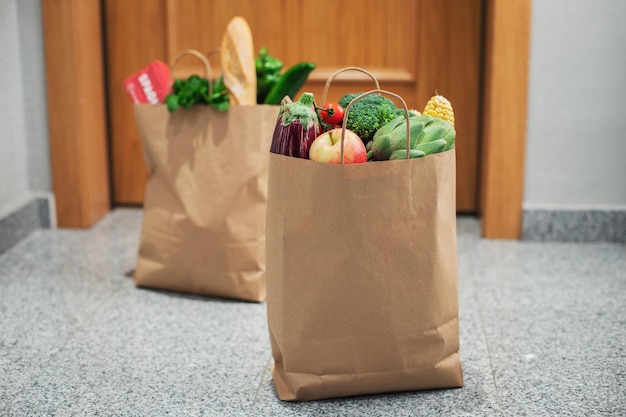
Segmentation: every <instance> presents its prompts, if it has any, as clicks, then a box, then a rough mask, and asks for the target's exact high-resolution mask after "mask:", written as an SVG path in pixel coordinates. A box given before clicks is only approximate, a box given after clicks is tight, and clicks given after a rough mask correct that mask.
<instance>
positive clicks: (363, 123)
mask: <svg viewBox="0 0 626 417" xmlns="http://www.w3.org/2000/svg"><path fill="white" fill-rule="evenodd" d="M361 94H362V93H356V94H352V93H350V94H346V95H344V96H343V97H341V98H340V99H339V102H338V103H339V104H340V105H341V106H342V107H343V108H344V109H346V108H347V107H348V104H350V102H351V101H352V100H354V99H355V98H356V97H358V96H360V95H361ZM397 115H398V107H397V106H396V105H395V104H394V102H393V101H391V100H390V99H388V98H387V97H383V96H381V95H378V94H370V95H368V96H365V97H363V98H362V99H360V100H359V101H357V102H355V103H354V104H353V105H352V107H350V111H349V112H348V120H347V121H346V128H347V129H349V130H352V131H353V132H354V133H356V134H357V135H359V137H360V138H361V140H362V141H363V143H365V144H366V145H367V143H368V142H369V141H371V140H372V138H373V137H374V133H376V131H377V130H378V129H380V128H381V127H382V126H384V125H385V124H387V123H389V122H390V121H391V120H392V119H393V118H395V117H396V116H397Z"/></svg>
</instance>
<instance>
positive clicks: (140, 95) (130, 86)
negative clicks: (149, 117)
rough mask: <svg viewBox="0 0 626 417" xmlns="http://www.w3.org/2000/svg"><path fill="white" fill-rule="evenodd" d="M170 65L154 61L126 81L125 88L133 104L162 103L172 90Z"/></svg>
mask: <svg viewBox="0 0 626 417" xmlns="http://www.w3.org/2000/svg"><path fill="white" fill-rule="evenodd" d="M172 82H173V80H172V79H171V75H170V67H169V66H168V65H167V64H165V63H164V62H162V61H159V60H157V61H154V62H152V63H151V64H150V65H148V66H147V67H145V68H144V69H142V70H141V71H139V72H137V73H136V74H133V75H131V76H130V77H128V78H127V79H126V80H125V81H124V88H125V89H126V92H127V93H128V95H129V96H130V99H131V100H132V101H133V104H144V103H148V104H160V103H163V100H165V97H167V95H168V94H169V93H170V91H171V90H172Z"/></svg>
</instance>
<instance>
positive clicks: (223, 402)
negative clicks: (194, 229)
mask: <svg viewBox="0 0 626 417" xmlns="http://www.w3.org/2000/svg"><path fill="white" fill-rule="evenodd" d="M265 321H266V316H265V306H264V305H262V304H251V303H250V304H248V303H246V304H244V303H238V302H235V301H227V300H219V299H211V298H207V297H194V296H186V295H181V294H170V293H166V292H157V291H150V290H143V289H137V288H134V287H133V285H132V283H131V282H130V280H129V282H127V283H125V284H124V285H122V286H121V288H120V289H119V291H117V292H116V293H115V295H114V297H112V298H111V299H110V300H109V302H108V303H106V305H104V306H103V307H102V308H101V310H100V311H99V314H98V315H96V316H94V317H93V319H92V320H91V321H90V322H89V323H85V325H84V327H83V328H82V329H81V330H80V332H79V333H80V334H79V335H76V336H75V337H74V338H72V339H71V340H70V341H69V342H68V343H67V344H66V345H64V346H63V347H62V349H61V350H60V352H58V353H57V354H55V355H54V357H53V358H52V359H51V360H50V361H49V363H48V364H47V365H46V366H42V367H41V369H40V371H39V372H38V373H37V374H35V375H32V377H31V379H32V381H31V383H29V384H27V385H26V386H25V387H23V388H22V390H21V391H20V392H19V393H18V394H17V395H16V396H15V397H14V398H12V399H11V400H10V401H9V402H8V407H7V408H8V410H9V414H10V415H29V413H28V411H29V410H40V411H41V412H42V414H44V415H46V414H49V415H77V416H78V415H138V416H144V415H173V416H180V415H208V416H211V415H233V416H237V415H246V413H247V412H248V409H249V407H250V406H251V404H252V399H253V398H254V394H255V392H256V387H257V385H258V384H259V381H260V378H261V375H262V372H263V369H264V366H265V365H266V363H267V359H268V357H269V350H268V349H269V347H268V344H267V341H266V338H267V334H266V331H265Z"/></svg>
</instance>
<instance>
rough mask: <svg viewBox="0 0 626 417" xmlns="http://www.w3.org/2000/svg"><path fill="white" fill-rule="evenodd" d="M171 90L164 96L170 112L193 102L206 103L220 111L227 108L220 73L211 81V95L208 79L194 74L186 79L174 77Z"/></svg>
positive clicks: (225, 90)
mask: <svg viewBox="0 0 626 417" xmlns="http://www.w3.org/2000/svg"><path fill="white" fill-rule="evenodd" d="M172 90H173V91H172V92H171V93H170V94H168V96H167V97H165V104H166V105H167V109H168V110H169V111H171V112H173V111H175V110H177V109H178V108H180V107H183V108H185V109H188V108H189V107H191V106H193V105H194V104H208V105H211V106H213V107H215V108H216V109H218V110H220V111H225V110H228V106H229V99H228V90H227V89H226V86H225V85H224V80H223V77H222V76H221V75H220V76H219V77H217V78H216V79H215V81H213V84H212V92H211V95H209V80H208V79H206V78H203V77H200V76H199V75H196V74H194V75H191V76H190V77H189V78H187V79H181V78H179V79H176V80H175V81H174V85H173V87H172Z"/></svg>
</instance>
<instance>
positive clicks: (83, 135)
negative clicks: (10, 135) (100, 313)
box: [42, 0, 532, 239]
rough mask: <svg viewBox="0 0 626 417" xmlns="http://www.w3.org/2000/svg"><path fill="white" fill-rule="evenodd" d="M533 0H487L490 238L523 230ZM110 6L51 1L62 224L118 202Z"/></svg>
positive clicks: (53, 130) (49, 65)
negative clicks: (112, 157) (110, 123)
mask: <svg viewBox="0 0 626 417" xmlns="http://www.w3.org/2000/svg"><path fill="white" fill-rule="evenodd" d="M420 1H434V0H420ZM531 1H532V0H507V1H499V0H485V20H484V22H485V23H484V30H485V36H484V45H483V46H484V59H483V83H482V87H481V89H482V94H481V96H482V131H481V135H480V138H481V147H482V149H481V161H480V170H481V171H480V175H479V177H480V178H479V199H478V200H479V210H478V215H479V217H480V218H481V223H482V235H483V237H485V238H501V239H519V238H520V236H521V223H522V202H523V186H524V162H525V161H524V153H525V141H526V106H527V95H528V64H529V52H530V51H529V46H530V23H531ZM102 13H103V10H102V2H101V0H80V1H79V0H43V1H42V18H43V26H44V34H45V37H44V38H45V41H44V49H45V61H46V88H47V96H48V121H49V141H50V158H51V166H52V183H53V192H54V195H55V200H56V204H57V210H56V212H57V224H58V226H59V227H90V226H91V225H93V224H94V223H96V222H97V221H98V220H100V218H102V217H103V216H104V215H106V214H107V213H108V212H109V211H110V209H111V197H110V196H111V185H110V176H109V151H108V145H107V143H108V142H107V133H106V112H105V110H104V109H105V108H106V95H105V93H104V85H105V75H104V68H103V64H102V63H103V56H104V42H103V37H102V30H101V24H102V15H103V14H102ZM94 28H96V29H97V30H94ZM449 30H452V28H449ZM87 31H88V32H89V33H88V35H89V36H86V32H87ZM58 40H66V43H67V45H63V46H62V47H59V41H58ZM85 63H92V65H89V72H86V71H85V68H86V67H87V66H86V64H85ZM81 87H82V88H81ZM61 97H62V98H63V99H62V100H61ZM87 103H88V104H87ZM103 178H104V179H106V178H109V180H108V181H106V180H105V181H103V180H102V179H103Z"/></svg>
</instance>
